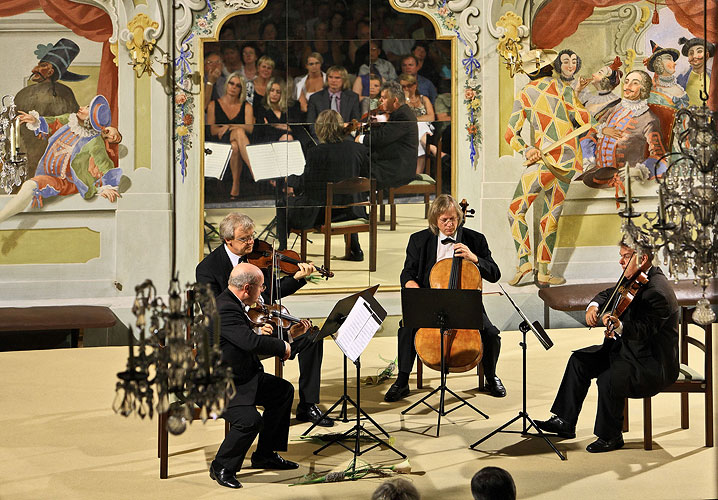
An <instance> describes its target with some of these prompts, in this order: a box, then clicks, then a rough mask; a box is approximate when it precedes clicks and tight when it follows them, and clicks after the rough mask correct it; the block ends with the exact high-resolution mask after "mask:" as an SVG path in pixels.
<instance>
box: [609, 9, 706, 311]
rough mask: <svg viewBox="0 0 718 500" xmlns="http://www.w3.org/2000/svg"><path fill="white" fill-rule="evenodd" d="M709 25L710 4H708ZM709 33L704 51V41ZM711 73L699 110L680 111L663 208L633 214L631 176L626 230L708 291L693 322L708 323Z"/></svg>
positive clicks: (663, 181) (662, 184) (661, 194)
mask: <svg viewBox="0 0 718 500" xmlns="http://www.w3.org/2000/svg"><path fill="white" fill-rule="evenodd" d="M704 26H705V4H704ZM706 38H707V36H706V34H704V38H703V40H704V52H705V54H708V51H707V50H705V40H706ZM706 71H707V70H706V69H705V68H704V70H703V90H701V100H702V101H703V104H702V105H701V106H700V107H697V106H691V107H690V108H687V109H680V110H679V111H678V112H677V113H676V119H675V122H674V123H675V126H674V136H675V137H676V140H674V144H676V145H677V147H674V149H675V150H674V151H673V152H670V153H667V154H666V155H665V156H664V157H663V159H664V160H665V161H666V162H667V163H668V170H667V171H666V172H665V174H663V177H662V178H660V179H658V178H657V179H656V181H657V183H658V200H659V205H658V210H657V213H656V214H655V215H654V216H651V215H649V214H639V213H638V212H635V211H633V208H632V202H634V203H635V202H636V201H637V200H635V199H633V200H632V199H631V194H630V193H631V190H630V178H629V177H628V176H626V182H627V193H626V198H625V203H626V209H625V210H623V211H621V212H620V215H621V216H622V217H623V218H624V224H623V228H622V229H623V232H624V234H626V235H627V236H628V238H629V239H632V240H633V241H636V240H637V239H639V238H641V239H647V240H648V241H649V242H650V244H651V246H652V247H653V248H654V250H655V251H656V254H657V255H659V256H662V257H663V262H664V264H665V265H667V266H668V272H669V274H670V275H671V276H672V277H673V278H674V279H675V280H678V278H679V277H680V276H685V275H690V274H692V275H693V278H694V283H695V284H696V285H699V286H700V287H701V288H702V289H703V297H702V298H701V299H700V300H699V301H698V304H697V307H696V310H695V312H694V313H693V319H694V321H696V323H699V324H701V325H707V324H710V323H712V322H713V321H714V320H715V313H714V312H713V311H712V310H711V308H710V303H709V301H708V299H706V294H705V292H706V288H707V287H708V286H709V285H710V280H711V278H714V277H716V276H717V275H718V113H716V112H714V111H711V110H710V109H709V108H708V106H707V104H706V103H707V101H708V93H707V92H706V88H707V87H706ZM638 215H643V216H644V217H645V218H646V220H647V221H648V222H646V223H643V224H641V226H640V227H639V226H638V225H636V224H634V223H633V222H632V219H633V218H635V217H637V216H638Z"/></svg>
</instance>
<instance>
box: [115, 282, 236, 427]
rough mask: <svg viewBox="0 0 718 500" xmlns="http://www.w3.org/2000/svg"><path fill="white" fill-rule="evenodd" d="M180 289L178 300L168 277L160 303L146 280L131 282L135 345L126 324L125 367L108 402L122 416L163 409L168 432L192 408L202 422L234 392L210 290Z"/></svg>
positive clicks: (176, 287)
mask: <svg viewBox="0 0 718 500" xmlns="http://www.w3.org/2000/svg"><path fill="white" fill-rule="evenodd" d="M186 288H187V289H186V293H185V294H184V295H185V297H186V298H185V299H184V300H183V298H182V295H183V294H182V293H181V290H180V286H179V281H178V279H177V278H176V277H175V278H174V279H172V281H171V282H170V289H169V298H168V301H167V303H166V304H165V302H164V301H163V300H162V298H161V297H158V296H157V291H156V289H155V286H154V285H153V284H152V281H150V280H146V281H145V282H144V283H142V284H140V285H138V286H136V287H135V294H136V295H135V301H134V305H133V307H132V313H133V314H134V315H135V316H136V318H137V319H136V321H135V326H136V328H137V329H138V330H139V345H138V346H136V347H135V346H134V336H133V334H132V330H131V329H130V333H129V338H128V344H129V357H128V360H127V370H125V371H124V372H121V373H118V374H117V377H118V379H119V380H118V382H117V385H116V388H115V400H114V402H113V404H112V408H113V410H114V411H115V412H116V413H119V414H120V415H123V416H125V417H126V416H129V415H132V414H133V413H135V414H137V415H138V416H139V417H141V418H145V417H149V418H152V416H153V413H154V411H153V410H154V409H155V408H156V410H157V412H158V413H165V412H169V415H168V419H167V429H168V431H169V432H171V433H172V434H181V433H183V432H184V431H185V429H186V428H187V423H188V422H190V423H191V422H192V419H193V416H194V412H193V409H194V408H199V410H200V413H199V415H200V419H201V420H202V422H203V423H204V422H206V421H207V420H208V419H209V418H212V419H217V418H218V417H219V416H220V415H221V414H222V411H224V408H225V407H226V404H227V402H228V401H229V400H230V399H232V398H233V397H234V395H235V387H234V381H233V379H232V369H231V367H229V366H227V365H225V364H223V363H222V360H221V351H220V349H219V315H218V314H217V308H216V305H215V301H214V295H213V293H212V291H211V289H210V288H209V287H208V286H207V285H200V284H197V283H195V284H190V285H187V287H186ZM147 334H149V335H147ZM148 338H149V340H147V339H148ZM210 340H212V342H210ZM153 388H154V390H153ZM155 392H156V393H157V398H156V403H155V398H154V394H155ZM172 400H173V401H172ZM171 401H172V402H171Z"/></svg>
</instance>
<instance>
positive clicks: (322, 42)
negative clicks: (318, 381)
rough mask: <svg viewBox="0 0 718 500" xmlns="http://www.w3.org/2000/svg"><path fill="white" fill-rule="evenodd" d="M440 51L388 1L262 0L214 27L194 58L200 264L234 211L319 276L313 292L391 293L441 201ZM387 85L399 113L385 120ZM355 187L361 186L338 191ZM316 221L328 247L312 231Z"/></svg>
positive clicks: (417, 19)
mask: <svg viewBox="0 0 718 500" xmlns="http://www.w3.org/2000/svg"><path fill="white" fill-rule="evenodd" d="M451 44H452V41H451V40H437V37H436V31H435V28H434V25H433V24H432V23H431V21H429V19H427V18H426V17H424V16H422V15H416V14H407V13H402V12H398V11H396V10H395V9H394V8H392V6H391V4H390V3H389V2H388V1H387V0H357V1H354V2H346V3H345V2H341V1H340V2H327V1H323V0H315V1H312V0H310V1H305V0H301V1H300V0H268V2H267V4H266V6H265V7H264V8H263V9H262V10H261V11H259V12H256V13H252V14H241V13H240V14H238V15H234V16H233V17H230V18H228V19H225V20H224V22H223V24H222V27H221V29H220V32H219V39H218V40H216V41H208V42H205V43H204V46H203V61H204V64H203V74H202V77H203V81H204V82H205V86H204V90H205V102H204V104H205V113H204V151H205V177H204V213H205V222H206V224H205V246H204V249H205V253H207V252H209V251H210V249H211V248H214V247H215V246H217V245H219V244H221V241H220V239H219V237H218V234H217V233H216V232H215V231H214V230H215V229H216V228H217V226H218V223H219V221H220V220H221V219H222V218H223V217H224V216H225V215H226V214H227V213H229V212H233V211H238V212H242V213H246V214H247V215H249V216H250V217H252V218H253V219H254V221H255V223H256V231H257V233H258V237H259V238H260V239H261V240H264V241H266V242H267V243H269V244H270V245H275V246H277V247H278V248H287V249H290V250H294V251H296V252H297V253H298V254H299V256H300V258H302V256H303V255H305V256H306V259H307V260H311V261H312V262H313V263H315V264H316V265H325V267H328V268H330V270H331V271H332V272H334V274H335V276H334V278H332V279H331V280H329V281H328V282H326V283H324V284H323V285H322V286H323V287H324V288H326V287H330V288H354V287H361V286H366V285H368V284H369V283H380V284H383V285H395V286H396V285H398V284H399V273H400V271H401V268H402V266H403V262H404V256H405V248H406V242H407V241H408V237H409V235H410V234H411V233H413V232H415V231H418V230H420V229H423V228H424V227H426V219H425V212H426V206H427V202H430V200H431V199H433V197H434V196H435V195H436V193H437V192H442V191H443V192H450V190H451V185H452V175H453V172H452V161H451V127H450V119H451V103H452V98H451V75H452V67H451V64H452V61H451V52H452V47H451ZM387 82H395V85H394V87H393V88H394V92H395V94H398V96H397V97H399V99H397V100H396V101H393V100H392V99H391V92H389V94H388V95H389V101H390V102H395V103H396V106H395V107H399V106H402V105H403V104H406V105H407V106H403V107H401V108H399V109H397V110H392V113H382V108H381V103H382V98H381V97H382V86H383V85H384V84H386V83H387ZM377 108H378V109H377ZM328 110H334V111H336V112H337V113H338V115H337V114H335V113H330V112H328ZM323 112H324V113H323ZM389 117H391V123H384V122H385V121H386V120H387V119H388V118H389ZM357 137H358V138H359V139H358V141H357ZM210 152H211V153H210ZM356 177H366V178H368V179H370V180H369V181H366V182H365V183H364V184H362V183H361V182H359V181H352V182H344V183H343V184H339V183H341V182H342V181H347V180H348V179H355V178H356ZM329 183H332V190H333V191H334V190H335V189H334V186H335V185H337V187H336V189H337V190H338V192H336V193H333V195H332V200H333V201H332V200H330V201H328V200H327V196H328V193H327V186H328V184H329ZM372 183H377V184H378V186H377V188H376V190H372V187H373V184H372ZM371 200H374V204H373V205H372V204H371ZM390 201H393V203H390ZM361 202H366V206H347V205H356V204H357V203H361ZM328 203H329V204H332V205H333V207H334V208H332V209H330V210H327V205H328ZM337 205H339V206H337ZM372 212H374V213H372ZM373 218H376V220H377V224H376V227H374V225H373V223H372V220H373ZM325 221H330V222H331V227H332V232H334V233H335V235H334V236H332V238H331V245H329V246H328V247H327V246H326V245H325V237H324V235H323V234H321V233H317V232H314V231H313V228H314V227H319V226H322V225H324V223H325ZM346 271H354V272H352V273H347V272H346ZM357 271H359V272H357ZM361 271H364V272H361Z"/></svg>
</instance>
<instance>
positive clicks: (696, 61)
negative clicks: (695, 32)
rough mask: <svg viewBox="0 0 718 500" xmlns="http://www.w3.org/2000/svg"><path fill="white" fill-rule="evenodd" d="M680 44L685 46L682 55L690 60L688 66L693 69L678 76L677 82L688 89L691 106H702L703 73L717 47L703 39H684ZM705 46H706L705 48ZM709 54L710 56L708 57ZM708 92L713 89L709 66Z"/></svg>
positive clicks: (679, 40) (680, 40) (680, 39)
mask: <svg viewBox="0 0 718 500" xmlns="http://www.w3.org/2000/svg"><path fill="white" fill-rule="evenodd" d="M678 43H679V44H680V45H683V47H682V48H681V54H683V55H684V56H685V57H687V58H688V64H690V65H691V68H690V69H689V70H688V71H686V72H685V73H683V74H681V75H678V78H676V82H677V83H678V85H680V86H681V87H683V88H684V89H686V94H688V102H689V104H690V105H691V106H700V105H701V104H703V101H701V95H700V92H701V89H703V71H704V70H705V69H706V63H707V59H708V58H710V57H713V54H714V53H715V48H716V47H715V45H713V44H712V43H710V42H706V41H705V40H703V39H702V38H691V39H690V40H687V39H685V38H683V37H681V38H679V39H678ZM704 44H705V46H704ZM706 52H708V55H706ZM706 86H707V88H706V89H705V90H706V92H707V91H708V89H709V88H711V68H710V66H708V76H707V78H706Z"/></svg>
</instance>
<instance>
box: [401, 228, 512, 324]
mask: <svg viewBox="0 0 718 500" xmlns="http://www.w3.org/2000/svg"><path fill="white" fill-rule="evenodd" d="M457 239H458V241H459V243H463V244H464V245H466V246H467V247H469V249H470V250H471V251H472V252H474V253H475V254H476V256H477V257H478V258H479V262H478V263H477V264H476V266H477V267H478V268H479V272H480V273H481V278H482V279H484V280H487V281H489V282H491V283H496V282H497V281H499V279H500V278H501V271H500V270H499V266H498V265H496V262H494V259H493V258H492V257H491V250H489V244H488V243H487V242H486V237H485V236H484V235H483V234H481V233H479V232H477V231H474V230H472V229H468V228H465V227H462V228H460V229H459V233H458V235H457ZM436 246H437V237H436V235H435V234H434V233H432V232H431V230H429V229H428V228H427V229H424V230H423V231H419V232H418V233H414V234H412V235H411V237H410V238H409V243H408V245H407V247H406V260H405V261H404V269H403V270H402V271H401V278H400V279H401V286H402V287H405V286H406V282H407V281H410V280H414V281H416V282H417V283H418V284H419V286H420V287H422V288H429V273H430V272H431V268H432V267H433V266H434V264H436ZM462 265H473V264H471V263H470V262H469V261H464V263H463V264H462ZM482 308H483V304H482ZM483 313H484V329H486V328H488V327H489V326H493V325H492V324H491V320H489V317H488V316H487V315H486V309H483Z"/></svg>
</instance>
